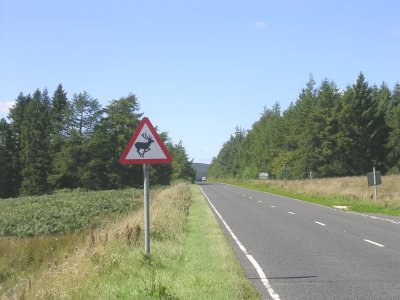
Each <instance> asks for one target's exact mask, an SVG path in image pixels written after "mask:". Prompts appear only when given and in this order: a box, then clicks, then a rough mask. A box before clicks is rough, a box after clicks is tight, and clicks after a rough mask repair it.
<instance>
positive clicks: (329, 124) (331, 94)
mask: <svg viewBox="0 0 400 300" xmlns="http://www.w3.org/2000/svg"><path fill="white" fill-rule="evenodd" d="M339 101H340V94H339V90H338V88H337V86H336V84H335V83H334V82H329V81H328V80H327V79H325V80H324V81H322V84H321V86H320V88H319V89H318V92H317V95H316V103H315V106H314V107H313V109H312V112H311V114H310V121H311V122H310V127H311V139H310V166H311V168H310V171H312V172H313V173H314V176H316V177H326V176H335V175H339V174H340V173H341V165H340V161H339V158H338V156H339V153H338V152H337V147H336V136H337V133H338V130H339V128H338V120H337V114H338V104H339Z"/></svg>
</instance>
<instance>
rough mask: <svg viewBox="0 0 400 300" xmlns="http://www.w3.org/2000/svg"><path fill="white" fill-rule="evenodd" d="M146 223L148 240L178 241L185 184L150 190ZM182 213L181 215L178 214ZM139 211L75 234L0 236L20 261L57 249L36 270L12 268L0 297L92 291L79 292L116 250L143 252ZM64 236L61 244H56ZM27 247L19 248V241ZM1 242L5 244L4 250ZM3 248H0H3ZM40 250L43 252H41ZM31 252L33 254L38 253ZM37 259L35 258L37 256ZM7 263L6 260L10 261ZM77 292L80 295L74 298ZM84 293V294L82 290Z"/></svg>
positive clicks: (111, 262)
mask: <svg viewBox="0 0 400 300" xmlns="http://www.w3.org/2000/svg"><path fill="white" fill-rule="evenodd" d="M150 201H151V206H150V211H151V213H150V218H151V220H150V224H151V234H152V239H153V238H154V239H157V238H158V239H161V238H162V239H164V240H165V239H167V240H168V239H179V238H180V236H181V235H182V234H183V232H184V223H185V220H186V214H187V213H188V209H189V205H190V188H189V187H188V185H187V184H184V183H181V184H177V185H175V186H174V187H173V188H168V189H164V190H160V191H156V192H152V194H151V200H150ZM182 212H184V214H182ZM142 228H143V210H142V209H140V210H138V211H136V212H133V213H131V214H130V215H128V216H125V217H121V218H119V219H118V221H116V222H114V223H113V224H108V225H106V226H104V227H103V228H100V229H96V230H93V231H88V232H85V233H84V234H81V235H65V236H63V237H61V236H60V237H37V238H29V239H17V238H2V239H0V245H3V246H2V247H3V248H0V250H1V251H2V257H3V253H8V254H10V253H11V252H13V251H14V252H15V251H17V252H18V250H16V249H21V251H20V252H19V253H14V255H13V257H14V258H15V259H24V257H27V256H29V255H30V254H29V253H31V252H32V253H36V251H40V249H44V250H43V251H47V249H51V248H52V249H54V248H53V246H54V245H57V247H58V250H57V251H55V250H56V249H54V253H57V254H55V255H53V257H46V254H44V255H42V256H41V257H42V258H44V259H45V260H46V263H43V262H40V263H39V262H38V267H37V268H32V269H29V270H24V271H23V272H22V271H21V270H15V269H14V270H13V271H12V272H13V276H14V275H15V276H16V277H17V278H14V281H13V282H14V285H13V288H12V289H10V288H6V287H3V288H2V289H0V298H1V299H9V298H10V299H14V298H15V299H65V298H68V299H73V298H74V295H77V296H76V297H78V298H82V297H81V296H82V291H83V293H86V292H87V293H89V294H90V293H93V294H96V289H97V287H93V286H91V289H92V290H90V288H89V289H88V291H85V288H84V287H85V286H86V285H89V286H90V282H91V280H92V279H93V277H95V276H97V275H98V274H101V273H104V272H108V271H109V270H112V268H113V267H114V266H115V267H117V266H118V265H119V264H121V263H123V262H122V261H121V259H120V257H119V254H118V251H120V250H118V251H117V250H115V249H121V246H122V249H123V250H124V251H127V252H132V253H136V254H138V255H139V256H140V255H142V253H143V250H144V249H143V248H144V245H143V244H144V243H143V230H142ZM64 240H65V243H64V242H62V241H64ZM23 244H25V245H27V246H26V247H23V248H20V246H21V245H23ZM4 245H8V246H7V248H6V246H4ZM3 251H4V252H3ZM42 254H43V253H42ZM33 255H39V254H38V253H36V254H33ZM38 257H39V256H38ZM0 266H1V265H0ZM11 266H12V264H11ZM79 295H80V296H79ZM86 296H87V294H86ZM76 299H77V298H76Z"/></svg>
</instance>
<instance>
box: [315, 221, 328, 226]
mask: <svg viewBox="0 0 400 300" xmlns="http://www.w3.org/2000/svg"><path fill="white" fill-rule="evenodd" d="M314 223H315V224H318V225H321V226H326V224H324V223H321V222H318V221H314Z"/></svg>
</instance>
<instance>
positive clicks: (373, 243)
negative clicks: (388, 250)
mask: <svg viewBox="0 0 400 300" xmlns="http://www.w3.org/2000/svg"><path fill="white" fill-rule="evenodd" d="M364 242H367V243H370V244H372V245H375V246H378V247H385V245H382V244H379V243H377V242H374V241H370V240H365V239H364Z"/></svg>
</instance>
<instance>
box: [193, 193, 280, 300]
mask: <svg viewBox="0 0 400 300" xmlns="http://www.w3.org/2000/svg"><path fill="white" fill-rule="evenodd" d="M200 190H201V192H202V193H203V195H204V197H206V199H207V201H208V203H209V204H210V206H211V207H212V208H213V210H214V211H215V213H216V215H217V216H218V217H219V218H220V220H221V222H222V223H223V224H224V225H225V227H226V229H227V230H228V232H229V233H230V235H231V236H232V238H233V239H234V241H235V242H236V244H237V245H238V246H239V248H240V250H242V252H243V253H244V255H246V257H247V259H248V260H249V261H250V263H251V264H252V265H253V267H254V269H256V271H257V273H258V275H259V276H260V280H261V282H262V283H263V284H264V286H265V288H266V289H267V291H268V293H269V295H270V296H271V298H272V299H274V300H280V299H281V298H280V297H279V295H278V294H277V293H276V292H275V291H274V289H273V288H272V287H271V284H270V283H269V281H268V278H267V276H266V275H265V273H264V271H263V269H262V268H261V267H260V265H259V264H258V262H257V261H256V260H255V259H254V257H253V256H252V255H250V254H249V253H248V252H247V250H246V248H245V247H244V246H243V244H242V243H241V242H240V241H239V239H238V238H237V237H236V235H235V234H234V233H233V231H232V229H231V228H230V227H229V225H228V224H227V223H226V222H225V220H224V219H223V218H222V216H221V214H220V213H219V212H218V210H217V209H216V208H215V206H214V205H213V204H212V203H211V201H210V199H209V198H208V197H207V195H206V194H205V193H204V191H203V189H202V188H201V187H200Z"/></svg>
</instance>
